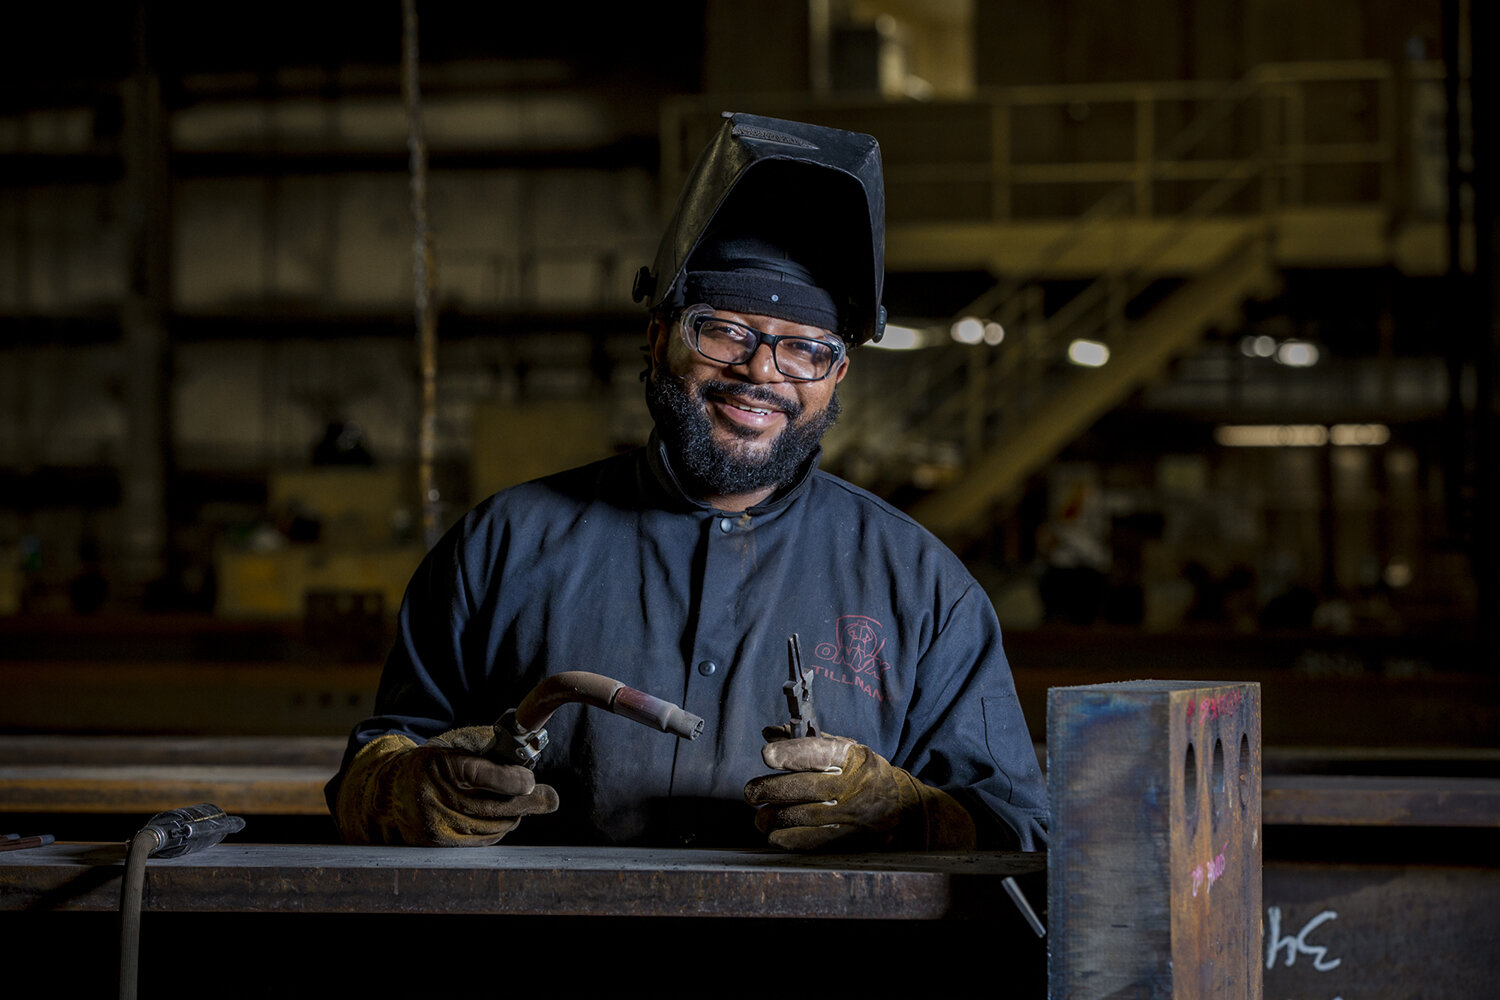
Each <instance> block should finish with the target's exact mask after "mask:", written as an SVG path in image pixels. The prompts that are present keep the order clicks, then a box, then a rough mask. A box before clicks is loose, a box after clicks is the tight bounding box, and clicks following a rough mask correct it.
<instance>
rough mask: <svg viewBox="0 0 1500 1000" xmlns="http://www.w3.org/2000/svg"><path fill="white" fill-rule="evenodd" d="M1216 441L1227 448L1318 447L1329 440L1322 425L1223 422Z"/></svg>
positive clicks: (1215, 437) (1216, 431)
mask: <svg viewBox="0 0 1500 1000" xmlns="http://www.w3.org/2000/svg"><path fill="white" fill-rule="evenodd" d="M1214 440H1215V441H1217V442H1219V444H1221V445H1223V446H1224V447H1226V448H1316V447H1318V446H1320V445H1325V444H1327V443H1328V428H1327V427H1324V426H1323V425H1322V424H1223V425H1221V426H1219V427H1215V428H1214Z"/></svg>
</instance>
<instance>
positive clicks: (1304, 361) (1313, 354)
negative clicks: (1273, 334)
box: [1276, 340, 1318, 368]
mask: <svg viewBox="0 0 1500 1000" xmlns="http://www.w3.org/2000/svg"><path fill="white" fill-rule="evenodd" d="M1276 360H1277V361H1279V362H1280V363H1281V364H1284V365H1286V366H1287V367H1288V368H1310V367H1312V366H1313V365H1315V364H1317V363H1318V348H1317V347H1316V345H1313V344H1309V343H1308V342H1307V341H1305V340H1287V341H1283V342H1282V344H1281V346H1280V347H1278V348H1276Z"/></svg>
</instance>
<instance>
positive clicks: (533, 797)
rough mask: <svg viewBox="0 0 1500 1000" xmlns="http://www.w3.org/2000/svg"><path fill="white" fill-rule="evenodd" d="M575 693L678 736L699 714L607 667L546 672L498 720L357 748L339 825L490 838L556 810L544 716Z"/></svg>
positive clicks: (397, 840)
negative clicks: (539, 770) (629, 683)
mask: <svg viewBox="0 0 1500 1000" xmlns="http://www.w3.org/2000/svg"><path fill="white" fill-rule="evenodd" d="M573 702H579V703H582V704H584V705H586V706H592V707H594V708H600V709H604V710H606V711H609V712H613V713H614V714H616V715H622V716H624V717H625V718H627V719H631V720H634V721H635V722H639V723H641V724H642V725H646V726H650V727H651V728H653V729H657V730H659V731H661V732H663V733H670V734H672V735H674V736H677V737H679V738H681V739H687V740H693V739H697V738H698V736H699V735H700V734H701V733H702V732H703V720H702V719H700V718H698V717H697V716H696V715H692V714H690V713H688V712H685V711H683V710H682V709H681V708H679V707H678V706H676V705H674V704H672V703H671V702H667V701H663V700H662V699H660V698H657V697H655V696H653V695H649V694H646V693H644V692H641V691H637V690H635V689H634V688H630V687H626V686H625V685H624V684H623V683H621V682H620V681H617V680H615V679H613V678H611V677H605V676H603V675H602V674H595V673H589V672H587V671H582V670H570V671H564V672H562V673H559V674H555V675H553V676H551V677H548V678H546V679H545V680H543V681H542V682H541V683H540V684H538V685H537V686H536V687H535V688H533V689H532V690H531V692H530V693H529V694H527V695H526V697H525V698H523V699H521V702H520V704H519V705H517V706H516V707H515V708H513V709H511V710H509V711H507V712H505V713H504V714H503V715H501V717H500V718H499V719H498V720H497V721H496V722H495V724H494V725H492V726H465V727H462V728H459V729H453V730H450V731H448V732H446V733H443V734H441V735H439V736H435V737H433V738H432V739H430V740H428V741H427V742H426V743H422V744H418V743H416V741H414V740H412V739H411V738H410V737H407V736H403V735H401V734H400V733H386V734H385V735H383V736H379V737H376V738H375V739H374V740H372V741H371V742H370V743H368V744H366V745H365V746H364V748H363V749H361V750H360V751H359V753H358V754H356V755H355V757H354V760H353V761H351V762H350V764H349V770H348V773H347V774H345V776H344V781H343V784H342V785H341V786H340V789H339V795H338V802H337V807H336V818H337V820H338V824H339V829H340V830H341V831H342V832H343V834H344V837H345V839H346V840H348V841H349V842H350V843H354V844H411V845H415V846H422V847H487V846H489V845H491V844H495V843H498V842H499V841H500V839H501V838H502V837H504V836H505V835H506V834H507V833H509V832H510V831H511V830H513V829H515V828H516V826H517V825H518V824H519V823H520V822H521V820H522V819H523V818H525V817H527V816H538V815H544V814H546V813H550V812H555V811H556V810H557V805H558V800H557V792H556V790H555V789H553V788H552V786H550V785H541V784H537V782H536V777H535V775H534V774H533V773H532V771H533V769H534V768H535V767H536V762H537V758H538V757H539V756H540V754H541V753H542V750H543V749H544V748H545V747H546V745H547V730H546V728H545V726H546V723H547V720H548V719H550V718H551V717H552V714H553V713H554V712H556V711H557V710H558V709H559V708H561V707H562V706H564V705H567V704H570V703H573Z"/></svg>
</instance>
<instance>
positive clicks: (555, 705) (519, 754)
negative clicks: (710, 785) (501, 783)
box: [484, 670, 703, 769]
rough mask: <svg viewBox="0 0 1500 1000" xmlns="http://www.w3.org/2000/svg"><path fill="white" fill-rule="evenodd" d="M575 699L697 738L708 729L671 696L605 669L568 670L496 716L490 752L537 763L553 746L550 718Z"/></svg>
mask: <svg viewBox="0 0 1500 1000" xmlns="http://www.w3.org/2000/svg"><path fill="white" fill-rule="evenodd" d="M570 702H582V703H583V704H585V705H592V706H593V707H595V708H602V709H605V710H606V711H610V712H613V713H614V714H616V715H623V716H624V717H625V718H627V719H633V720H634V721H636V722H639V723H641V724H642V725H645V726H650V727H651V728H652V729H656V730H660V731H661V732H664V733H671V734H673V735H674V736H677V737H680V738H681V739H685V740H695V739H697V738H698V737H699V735H701V734H702V732H703V720H702V719H700V718H698V716H696V715H693V714H692V713H690V712H685V711H683V710H682V709H681V708H679V707H678V706H676V705H674V704H672V703H671V702H669V701H663V700H662V699H660V698H657V697H655V696H653V695H649V694H646V693H645V692H643V691H637V690H636V689H635V688H631V687H626V686H625V685H624V684H623V683H621V682H620V681H617V680H615V679H614V678H612V677H605V676H604V675H603V674H595V673H589V672H588V671H585V670H567V671H564V672H562V673H560V674H554V675H553V676H551V677H548V678H546V679H545V680H543V681H542V682H541V683H540V684H538V685H537V686H536V687H534V688H532V689H531V692H530V693H529V694H527V695H526V697H525V698H522V699H521V703H520V704H519V705H517V706H516V707H515V708H512V709H510V710H508V711H507V712H505V713H504V714H503V715H501V716H500V718H499V719H497V720H496V721H495V738H494V741H493V742H492V743H491V744H490V745H489V747H487V748H486V749H485V751H484V756H486V757H488V758H490V759H491V760H495V761H499V762H501V763H505V764H521V765H524V766H526V767H529V768H532V769H535V768H536V760H537V757H538V756H540V755H541V752H542V750H543V748H545V747H546V746H547V730H546V729H545V728H544V727H545V726H546V724H547V720H548V719H550V718H552V713H553V712H556V711H557V710H558V709H559V708H561V707H562V706H564V705H566V704H569V703H570Z"/></svg>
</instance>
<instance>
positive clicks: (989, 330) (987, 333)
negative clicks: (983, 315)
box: [984, 320, 1005, 347]
mask: <svg viewBox="0 0 1500 1000" xmlns="http://www.w3.org/2000/svg"><path fill="white" fill-rule="evenodd" d="M1004 339H1005V327H1003V326H1001V325H1000V324H999V323H996V322H994V321H993V320H991V321H990V322H988V323H986V324H984V342H985V343H986V344H989V345H990V346H991V347H995V346H997V345H998V344H999V343H1000V342H1001V341H1002V340H1004Z"/></svg>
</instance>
